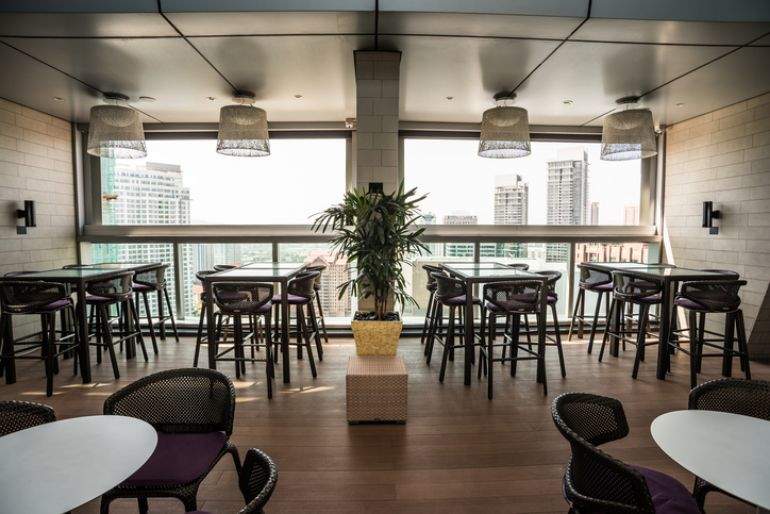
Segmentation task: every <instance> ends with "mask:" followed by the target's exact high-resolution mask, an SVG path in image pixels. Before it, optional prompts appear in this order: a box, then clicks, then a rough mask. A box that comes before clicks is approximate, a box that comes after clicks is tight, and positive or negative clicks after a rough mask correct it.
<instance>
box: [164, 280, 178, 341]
mask: <svg viewBox="0 0 770 514" xmlns="http://www.w3.org/2000/svg"><path fill="white" fill-rule="evenodd" d="M163 296H164V297H165V298H166V306H167V307H168V316H169V321H171V330H173V331H174V339H176V342H177V343H178V342H179V332H177V330H176V320H175V319H174V309H173V308H172V307H171V297H170V296H169V295H168V288H167V287H164V288H163Z"/></svg>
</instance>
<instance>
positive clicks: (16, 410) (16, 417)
mask: <svg viewBox="0 0 770 514" xmlns="http://www.w3.org/2000/svg"><path fill="white" fill-rule="evenodd" d="M54 421H56V414H55V413H54V411H53V409H52V408H51V407H49V406H48V405H43V404H42V403H34V402H22V401H17V400H7V401H2V402H0V437H2V436H4V435H8V434H12V433H14V432H18V431H19V430H24V429H27V428H32V427H36V426H38V425H43V424H45V423H52V422H54Z"/></svg>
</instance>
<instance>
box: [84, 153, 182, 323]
mask: <svg viewBox="0 0 770 514" xmlns="http://www.w3.org/2000/svg"><path fill="white" fill-rule="evenodd" d="M101 177H102V193H103V198H104V202H103V208H102V221H103V223H104V224H105V225H189V224H190V190H189V189H188V188H186V187H184V183H183V182H182V168H181V167H180V166H178V165H176V164H164V163H158V162H131V161H127V160H113V159H102V162H101ZM179 249H180V255H179V265H180V266H181V268H182V269H181V270H180V271H181V275H180V276H181V277H183V282H182V294H183V296H185V297H187V298H191V297H192V294H193V281H194V273H195V269H193V255H192V250H191V247H190V245H179ZM93 260H94V262H100V261H102V262H106V261H122V262H164V263H168V264H171V263H173V262H174V247H173V245H171V244H165V243H158V244H156V243H151V244H147V243H126V244H119V245H95V247H94V251H93ZM166 283H167V285H166V287H167V288H168V292H169V295H170V296H171V303H172V305H174V302H175V300H176V287H175V276H174V273H171V272H170V270H169V272H167V273H166ZM152 296H153V297H152V299H151V310H152V311H153V312H154V311H155V309H156V308H157V306H156V298H154V295H152ZM183 303H186V304H187V310H186V311H185V312H184V315H185V316H187V315H194V314H195V312H194V310H195V307H196V305H195V303H196V302H183ZM188 311H189V312H188Z"/></svg>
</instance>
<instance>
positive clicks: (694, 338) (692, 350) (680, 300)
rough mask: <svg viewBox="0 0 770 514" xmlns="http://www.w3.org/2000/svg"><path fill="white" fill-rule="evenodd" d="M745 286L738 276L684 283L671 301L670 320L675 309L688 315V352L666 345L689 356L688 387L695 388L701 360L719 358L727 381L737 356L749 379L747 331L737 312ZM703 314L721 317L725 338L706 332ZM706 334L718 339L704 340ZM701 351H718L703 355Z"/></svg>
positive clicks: (744, 282)
mask: <svg viewBox="0 0 770 514" xmlns="http://www.w3.org/2000/svg"><path fill="white" fill-rule="evenodd" d="M745 285H746V281H745V280H738V279H737V276H736V279H733V280H708V281H697V282H685V283H683V284H682V287H681V289H680V290H679V294H677V296H676V298H674V308H673V314H672V318H673V317H675V316H676V309H677V308H680V309H685V310H686V311H687V312H688V314H689V321H688V325H689V333H690V337H689V340H690V345H689V349H684V348H682V346H681V345H680V344H679V343H678V342H677V341H670V342H669V345H670V346H671V347H673V348H677V349H679V350H681V351H682V352H684V353H686V354H688V355H689V356H690V387H695V385H696V384H697V381H698V380H697V377H698V373H700V370H701V362H702V361H703V357H721V358H722V375H723V376H725V377H730V376H732V367H733V357H734V356H737V357H738V358H739V359H740V363H741V370H742V371H743V372H744V373H745V374H746V378H747V379H750V378H751V368H750V363H749V348H748V345H747V343H746V328H745V325H744V322H743V311H742V310H741V308H740V305H741V297H740V296H739V295H738V292H739V290H740V288H741V287H742V286H745ZM706 314H724V316H725V333H724V334H717V333H716V332H711V331H707V330H706V328H705V325H706ZM672 328H673V327H672ZM706 334H710V335H714V336H719V337H718V338H706V337H705V336H706ZM734 339H737V342H738V349H737V350H736V349H734V347H733V343H734ZM717 343H721V344H717ZM704 347H708V348H714V349H717V350H719V351H718V352H712V353H705V354H704V353H703V349H704Z"/></svg>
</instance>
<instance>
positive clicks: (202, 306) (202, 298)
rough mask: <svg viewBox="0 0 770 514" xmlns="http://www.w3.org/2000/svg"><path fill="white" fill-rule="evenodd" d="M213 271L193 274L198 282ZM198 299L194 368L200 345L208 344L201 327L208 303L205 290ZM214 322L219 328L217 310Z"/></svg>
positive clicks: (204, 331) (220, 324) (219, 319)
mask: <svg viewBox="0 0 770 514" xmlns="http://www.w3.org/2000/svg"><path fill="white" fill-rule="evenodd" d="M214 273H216V271H215V270H204V271H199V272H198V273H196V274H195V278H196V279H198V282H202V280H203V277H205V276H207V275H212V274H214ZM199 299H200V304H199V305H200V312H201V313H200V316H199V317H198V332H197V334H196V336H195V354H194V356H193V367H194V368H197V367H198V359H199V358H200V351H201V346H202V345H207V346H208V344H209V342H208V336H207V335H206V330H204V328H203V323H204V322H205V320H206V306H207V305H208V302H207V301H206V292H205V291H203V292H201V294H200V297H199ZM214 322H215V323H216V325H217V328H218V329H221V327H222V314H221V313H220V312H219V311H218V310H215V311H214Z"/></svg>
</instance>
